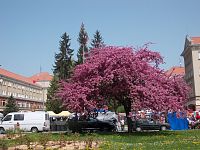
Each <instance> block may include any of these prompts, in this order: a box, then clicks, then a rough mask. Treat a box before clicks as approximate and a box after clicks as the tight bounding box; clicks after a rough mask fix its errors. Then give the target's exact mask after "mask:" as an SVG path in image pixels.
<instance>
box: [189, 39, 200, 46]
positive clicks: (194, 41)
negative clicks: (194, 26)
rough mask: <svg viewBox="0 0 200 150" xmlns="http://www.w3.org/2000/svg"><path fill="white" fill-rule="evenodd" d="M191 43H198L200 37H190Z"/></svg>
mask: <svg viewBox="0 0 200 150" xmlns="http://www.w3.org/2000/svg"><path fill="white" fill-rule="evenodd" d="M190 40H191V43H192V44H200V37H190Z"/></svg>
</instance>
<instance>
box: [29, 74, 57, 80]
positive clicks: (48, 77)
mask: <svg viewBox="0 0 200 150" xmlns="http://www.w3.org/2000/svg"><path fill="white" fill-rule="evenodd" d="M52 78H53V76H52V75H50V74H49V73H48V72H41V73H38V74H35V75H33V76H31V77H29V79H30V80H32V81H34V82H37V81H51V80H52Z"/></svg>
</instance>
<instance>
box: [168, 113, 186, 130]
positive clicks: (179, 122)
mask: <svg viewBox="0 0 200 150" xmlns="http://www.w3.org/2000/svg"><path fill="white" fill-rule="evenodd" d="M167 117H168V122H169V124H170V127H171V130H187V129H188V120H187V118H186V117H185V116H183V115H180V117H177V114H176V112H173V113H168V115H167Z"/></svg>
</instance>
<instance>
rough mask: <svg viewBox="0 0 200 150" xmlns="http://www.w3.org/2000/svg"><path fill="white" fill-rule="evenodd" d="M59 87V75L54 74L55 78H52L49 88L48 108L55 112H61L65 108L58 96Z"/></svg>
mask: <svg viewBox="0 0 200 150" xmlns="http://www.w3.org/2000/svg"><path fill="white" fill-rule="evenodd" d="M58 88H59V80H58V77H57V76H56V75H54V77H53V79H52V80H51V83H50V87H49V88H48V90H47V91H48V92H47V102H46V109H47V110H48V111H53V112H55V113H60V112H61V111H62V110H63V107H62V102H61V101H60V100H59V99H58V98H57V96H56V92H57V91H58Z"/></svg>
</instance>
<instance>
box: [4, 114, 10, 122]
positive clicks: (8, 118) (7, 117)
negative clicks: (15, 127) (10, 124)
mask: <svg viewBox="0 0 200 150" xmlns="http://www.w3.org/2000/svg"><path fill="white" fill-rule="evenodd" d="M11 118H12V115H7V116H5V118H3V120H2V121H10V120H11Z"/></svg>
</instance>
